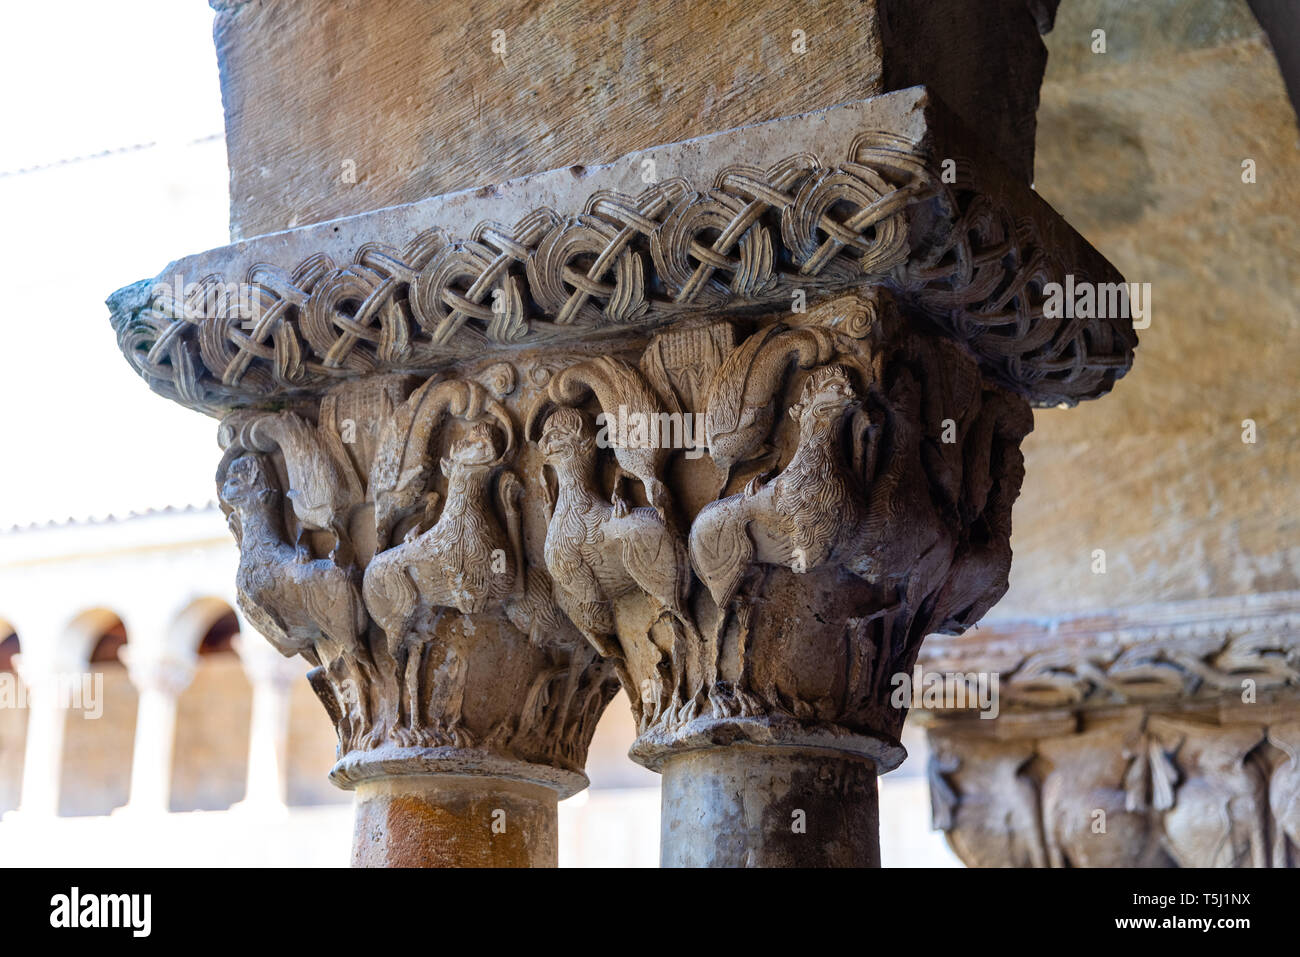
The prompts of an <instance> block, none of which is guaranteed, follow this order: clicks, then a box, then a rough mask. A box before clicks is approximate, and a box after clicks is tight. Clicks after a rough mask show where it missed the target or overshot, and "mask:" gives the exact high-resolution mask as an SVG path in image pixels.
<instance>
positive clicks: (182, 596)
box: [0, 506, 347, 817]
mask: <svg viewBox="0 0 1300 957" xmlns="http://www.w3.org/2000/svg"><path fill="white" fill-rule="evenodd" d="M19 552H21V554H22V555H23V558H22V560H21V561H19V560H18V559H17V554H18V553H19ZM33 552H36V553H37V554H39V556H40V557H39V558H37V559H36V560H33V557H32V555H33ZM6 553H9V554H6ZM233 559H234V555H233V550H232V549H231V548H230V545H229V540H228V538H227V532H226V530H225V528H224V520H223V518H222V516H221V513H220V511H219V510H217V509H216V508H215V506H210V507H205V508H196V509H189V510H168V511H165V512H158V513H151V514H147V515H137V516H131V517H129V518H125V519H110V520H107V521H104V522H96V523H81V524H67V525H56V526H42V527H38V528H31V529H21V530H14V531H12V532H10V533H8V534H7V535H5V536H3V537H2V538H0V565H3V566H4V567H5V572H6V575H5V579H6V582H7V583H8V585H9V587H8V588H7V590H6V592H5V593H4V594H3V595H0V607H2V608H3V610H2V611H0V634H2V635H4V636H5V637H4V638H3V639H2V640H0V675H2V676H3V677H2V678H0V681H3V682H4V684H5V688H4V690H5V692H6V698H5V704H6V705H8V706H6V707H3V708H0V756H2V757H3V760H0V811H3V812H16V813H17V814H19V815H22V816H24V817H26V816H28V815H32V816H42V815H43V816H49V815H60V816H65V817H72V816H91V815H104V814H109V813H118V812H120V813H131V812H165V811H194V810H209V811H210V810H223V809H226V808H229V807H231V806H235V805H252V806H258V807H275V806H283V805H285V804H286V803H287V802H290V801H294V802H297V803H301V804H319V803H346V801H347V795H346V794H343V793H341V792H338V791H335V790H334V789H333V788H332V787H330V785H329V784H328V782H327V781H326V780H324V775H323V773H322V772H323V770H324V769H327V768H328V767H329V764H330V762H331V761H332V760H333V750H334V742H333V740H332V733H331V732H330V730H329V727H328V724H326V723H325V722H322V721H320V720H319V715H318V714H317V710H318V709H319V705H318V704H317V703H316V701H315V700H314V697H313V695H312V693H311V690H310V688H309V686H308V685H307V683H306V682H305V681H302V680H300V679H301V676H302V674H303V673H304V671H305V669H306V666H305V664H304V663H302V662H301V661H298V660H288V659H284V658H281V657H280V655H279V654H278V653H276V652H275V651H274V650H273V649H271V648H270V647H269V646H268V645H267V644H266V642H264V641H261V640H251V641H246V640H243V638H242V635H254V633H253V632H252V631H251V630H249V629H247V628H246V627H244V625H243V623H242V621H241V620H240V616H239V614H238V612H237V610H236V608H235V601H234V597H233V594H232V593H231V589H232V584H231V583H232V581H233V577H232V566H233ZM254 637H255V638H256V636H254ZM291 738H292V739H293V746H292V749H291V748H290V739H291ZM291 753H292V754H293V755H294V757H293V758H291V757H290V754H291Z"/></svg>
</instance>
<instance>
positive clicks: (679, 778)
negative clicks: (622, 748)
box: [659, 745, 880, 867]
mask: <svg viewBox="0 0 1300 957" xmlns="http://www.w3.org/2000/svg"><path fill="white" fill-rule="evenodd" d="M879 826H880V824H879V806H878V799H877V795H876V770H875V767H874V766H873V765H872V764H871V762H870V761H866V760H864V759H861V758H857V757H852V756H849V755H837V754H834V753H831V752H826V751H809V750H798V749H794V748H788V749H787V748H776V747H751V746H744V745H740V746H732V747H724V748H711V749H708V750H701V751H689V752H687V753H685V754H681V755H677V756H675V757H672V758H669V759H668V760H667V761H666V762H665V763H664V766H663V808H662V815H661V833H662V836H663V837H662V840H663V843H662V845H661V848H660V858H659V861H660V864H661V866H663V867H879V866H880V839H879V834H878V831H879Z"/></svg>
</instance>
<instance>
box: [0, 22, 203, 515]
mask: <svg viewBox="0 0 1300 957" xmlns="http://www.w3.org/2000/svg"><path fill="white" fill-rule="evenodd" d="M212 16H213V14H212V10H211V8H210V7H209V6H208V5H207V3H206V2H203V0H129V2H126V3H110V2H106V0H41V2H39V3H23V4H20V3H6V4H5V5H4V8H3V11H2V15H0V284H2V286H3V289H4V301H3V308H2V309H0V436H2V441H0V530H3V529H4V528H7V527H9V526H11V525H15V524H19V525H22V524H28V523H32V522H43V521H48V520H58V521H62V520H66V519H68V518H89V517H102V516H105V515H109V514H118V515H122V514H125V513H127V512H129V511H132V510H135V511H142V510H145V509H149V508H159V507H162V506H166V505H185V504H192V503H202V502H206V501H209V500H211V499H213V498H214V497H215V490H214V487H213V482H212V476H213V472H214V471H215V468H216V463H217V459H218V455H219V453H218V450H217V446H216V421H215V420H213V419H210V418H208V417H206V416H204V415H201V414H199V413H197V412H191V411H189V410H187V409H183V408H181V407H180V406H178V405H175V404H174V403H171V402H169V401H167V400H165V399H163V398H161V397H160V396H157V395H155V394H154V393H152V392H150V391H149V389H148V387H147V386H146V385H145V384H144V382H143V381H142V380H141V379H139V378H138V377H137V376H136V375H135V373H134V372H133V371H132V369H131V367H130V366H129V365H127V362H126V360H125V359H124V358H123V357H122V355H121V354H120V353H119V352H118V350H117V343H116V340H115V337H114V335H113V330H112V327H111V326H110V325H109V322H108V309H107V307H106V306H105V305H104V299H105V298H106V297H107V296H108V294H109V293H111V292H112V291H113V290H115V289H117V288H119V287H120V286H124V285H127V284H128V283H131V282H134V281H136V280H138V279H146V278H149V277H152V276H154V275H156V274H158V273H159V272H160V271H161V270H162V268H163V267H164V266H166V265H167V264H168V263H169V262H170V261H171V260H173V259H176V258H179V257H180V256H183V255H186V254H188V253H192V252H198V251H200V250H203V249H208V248H210V247H213V246H221V245H224V244H225V243H227V242H228V241H229V233H228V223H229V196H228V174H227V169H226V149H225V143H224V141H223V139H222V133H223V130H224V125H223V120H222V112H221V93H220V89H219V86H218V79H217V64H216V54H215V52H214V50H213V45H212ZM144 144H153V145H149V146H145V145H144ZM106 150H110V151H112V150H123V152H117V153H112V154H110V155H108V156H99V157H96V156H94V154H97V153H102V152H104V151H106ZM68 160H75V161H74V162H66V161H68ZM50 164H56V165H50ZM31 167H46V168H41V169H35V170H31ZM20 170H29V171H27V172H18V171H20Z"/></svg>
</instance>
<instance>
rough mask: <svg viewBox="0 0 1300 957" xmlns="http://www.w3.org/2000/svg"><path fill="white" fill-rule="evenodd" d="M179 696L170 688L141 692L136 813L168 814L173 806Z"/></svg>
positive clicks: (133, 802)
mask: <svg viewBox="0 0 1300 957" xmlns="http://www.w3.org/2000/svg"><path fill="white" fill-rule="evenodd" d="M176 697H177V696H176V694H175V693H173V692H172V691H171V690H170V689H167V688H156V687H148V686H144V687H141V689H140V702H139V705H138V708H137V712H136V721H135V750H134V752H133V755H132V758H131V798H130V803H129V804H128V805H127V806H128V807H129V808H130V809H131V810H133V811H152V812H156V813H160V814H165V813H166V812H167V811H168V809H169V808H170V806H171V789H172V750H173V747H174V745H175V741H176Z"/></svg>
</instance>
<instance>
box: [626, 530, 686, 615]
mask: <svg viewBox="0 0 1300 957" xmlns="http://www.w3.org/2000/svg"><path fill="white" fill-rule="evenodd" d="M657 517H658V516H656V518H657ZM654 531H655V530H653V529H647V530H645V531H641V530H638V532H636V533H633V534H631V535H627V536H625V537H624V538H623V565H624V567H625V568H626V569H627V572H628V574H629V575H631V576H632V580H633V581H635V582H636V583H637V585H638V586H640V588H641V589H642V590H643V591H645V592H647V593H648V594H650V595H653V596H654V597H655V598H658V599H659V600H660V601H662V602H663V603H664V604H665V605H666V606H667V607H669V608H671V609H673V610H677V609H679V608H680V607H681V602H682V599H683V598H684V597H685V592H686V577H685V571H686V564H687V562H686V552H685V550H684V549H683V548H682V546H681V543H680V542H678V541H677V539H676V538H675V537H674V536H673V535H672V533H671V532H669V531H668V529H666V528H660V529H658V532H659V534H655V533H654Z"/></svg>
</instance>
